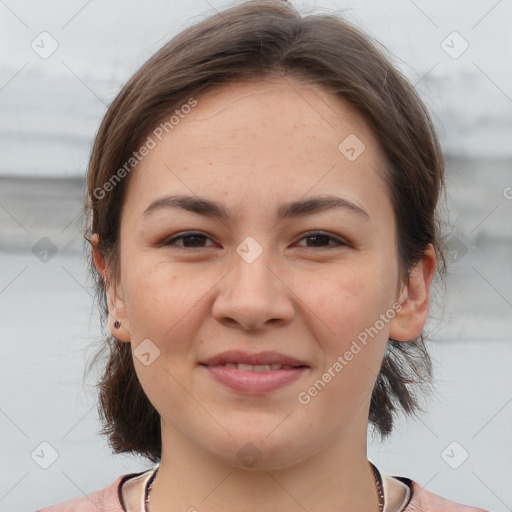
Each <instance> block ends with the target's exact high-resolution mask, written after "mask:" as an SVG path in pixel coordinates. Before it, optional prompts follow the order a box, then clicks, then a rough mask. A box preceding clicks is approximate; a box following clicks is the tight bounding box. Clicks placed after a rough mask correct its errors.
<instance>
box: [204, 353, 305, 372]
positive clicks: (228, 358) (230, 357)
mask: <svg viewBox="0 0 512 512" xmlns="http://www.w3.org/2000/svg"><path fill="white" fill-rule="evenodd" d="M224 363H241V364H253V365H254V364H287V365H290V366H308V364H307V363H306V362H305V361H303V360H301V359H297V358H296V357H293V356H287V355H285V354H280V353H279V352H270V351H267V352H253V353H250V352H244V351H241V350H229V351H227V352H222V353H220V354H217V355H215V356H213V357H210V358H208V359H206V360H204V361H202V362H201V364H203V365H206V366H215V365H220V364H224ZM277 371H279V370H277Z"/></svg>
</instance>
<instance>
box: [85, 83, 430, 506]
mask: <svg viewBox="0 0 512 512" xmlns="http://www.w3.org/2000/svg"><path fill="white" fill-rule="evenodd" d="M196 99H197V101H198V105H197V106H196V107H195V108H194V109H193V110H192V112H191V113H190V114H188V115H187V116H186V117H185V118H184V119H182V120H181V121H180V123H179V124H178V125H177V126H176V127H175V128H174V129H173V130H172V132H170V133H169V134H167V135H166V136H165V137H164V138H163V140H162V141H161V142H159V143H158V145H157V146H156V147H155V148H154V149H153V150H152V151H151V152H150V153H149V154H148V155H147V156H146V157H145V158H144V160H143V161H142V162H141V163H140V164H139V166H138V168H137V169H136V170H135V171H132V175H131V176H130V183H129V186H128V189H127V195H126V198H125V202H124V205H123V209H122V214H121V231H120V240H121V243H120V262H121V263H120V272H119V278H118V279H116V280H111V279H108V280H107V284H108V297H109V324H110V328H111V332H112V333H113V334H114V335H115V336H116V337H117V338H118V339H119V340H120V341H121V342H130V343H131V347H132V352H133V350H135V349H136V348H137V346H139V344H140V343H141V342H142V341H143V340H146V339H149V340H151V342H152V343H154V345H155V346H157V347H158V349H159V350H160V355H159V357H157V358H156V359H155V360H154V361H153V362H152V363H151V364H150V365H148V366H146V365H144V364H142V363H141V361H140V360H139V359H138V358H137V357H135V356H134V364H135V369H136V372H137V375H138V377H139V380H140V382H141V385H142V387H143V389H144V391H145V393H146V394H147V396H148V398H149V400H150V401H151V402H152V403H153V405H154V406H155V407H156V409H157V410H158V412H159V413H160V415H161V421H162V462H161V465H160V469H159V472H158V474H157V477H156V479H155V482H154V484H153V488H152V491H151V502H150V503H151V510H153V511H156V510H158V511H164V510H169V511H171V510H172V511H174V510H189V509H190V508H191V507H194V508H195V509H197V510H199V511H217V512H218V511H221V510H222V511H223V512H230V511H234V510H244V511H247V512H252V511H261V510H267V509H268V506H269V503H271V504H272V510H274V511H287V512H291V511H303V510H304V509H305V510H308V511H309V512H320V511H325V510H350V511H352V512H359V511H361V512H363V511H364V512H368V511H369V510H378V499H377V493H376V490H375V482H374V479H373V476H372V473H371V470H370V468H369V465H368V462H367V451H366V436H367V424H368V411H369V407H370V399H371V393H372V389H373V385H374V383H375V379H376V377H377V375H378V372H379V368H380V364H381V361H382V358H383V355H384V351H385V348H386V343H387V341H388V338H389V337H392V338H394V339H397V340H401V341H404V342H406V341H408V340H411V339H413V338H415V337H416V336H417V335H419V334H420V332H421V330H422V328H423V325H424V323H425V321H426V318H427V314H428V303H429V288H430V284H431V281H432V278H433V275H434V272H435V252H434V249H433V247H432V246H431V245H429V246H428V248H427V249H426V251H425V254H424V258H423V259H422V260H421V261H420V262H419V263H418V264H417V265H416V267H415V268H414V269H412V271H411V272H410V276H409V281H408V282H407V283H401V282H400V281H399V266H398V259H397V253H396V228H395V217H394V213H393V208H392V203H391V200H390V196H389V191H388V187H387V184H386V183H385V181H384V180H383V178H382V177H381V175H380V173H379V172H378V171H379V170H382V169H383V165H384V157H383V153H382V151H381V149H380V147H379V143H378V141H377V139H376V138H375V137H374V136H373V134H372V132H371V131H370V129H369V127H368V126H367V124H366V123H365V122H364V120H363V119H362V117H361V116H360V115H359V114H358V113H357V112H356V111H355V110H354V108H353V107H352V106H351V105H350V104H349V103H348V102H346V101H345V100H343V99H341V98H339V97H338V96H335V95H334V94H332V93H331V92H330V91H329V90H327V89H324V88H323V86H320V85H312V84H305V83H301V82H298V81H296V80H292V79H290V78H277V77H276V78H272V79H268V80H265V81H260V82H239V83H236V84H230V85H228V86H226V85H224V86H218V87H216V88H213V89H210V90H208V91H206V92H204V93H203V94H202V95H200V96H198V97H196ZM349 134H355V135H357V137H358V138H359V139H360V140H361V141H363V143H364V144H365V150H364V151H363V153H362V154H361V155H360V156H359V157H358V158H357V159H356V160H354V161H349V160H348V159H347V158H346V157H345V156H344V155H343V154H342V153H341V152H340V151H339V150H338V145H339V144H340V142H341V141H342V140H343V139H345V137H347V135H349ZM170 194H189V195H197V196H201V197H205V198H208V199H211V200H215V201H218V202H220V203H222V205H223V206H224V207H225V208H226V209H228V210H229V212H230V214H231V215H230V217H229V219H222V220H220V219H216V218H208V217H206V216H204V215H200V214H198V213H194V212H189V211H185V210H183V209H181V208H170V207H169V208H160V209H155V210H154V211H153V212H152V213H150V214H148V215H144V214H143V212H144V211H145V210H146V209H147V208H148V206H149V205H150V204H151V203H152V202H153V201H155V200H156V199H159V198H161V197H163V196H165V195H170ZM323 195H335V196H338V197H342V198H344V199H347V200H348V201H351V202H352V203H354V204H355V205H357V206H359V207H360V208H361V209H363V210H364V211H365V212H366V213H367V216H368V217H366V216H365V215H363V214H358V213H355V212H354V211H352V210H351V209H349V208H332V209H328V210H325V211H321V212H315V213H309V214H307V215H304V216H302V217H296V218H290V219H284V220H281V221H279V222H277V220H276V217H275V211H276V209H277V207H278V206H279V205H280V204H281V203H283V202H289V201H292V200H300V199H305V198H306V199H307V198H310V197H312V196H323ZM311 230H319V231H322V232H323V233H324V234H327V235H330V236H331V237H332V238H327V239H326V238H321V239H320V242H318V240H317V239H313V240H312V239H311V238H308V237H307V236H305V233H307V232H308V231H311ZM185 231H200V232H201V233H202V234H203V235H205V237H206V238H200V239H199V242H198V241H197V239H196V240H195V245H193V242H194V240H192V243H191V240H190V239H180V240H177V241H176V242H174V243H175V245H167V246H166V245H162V244H161V242H163V241H164V240H166V239H170V238H173V235H176V236H177V235H179V234H183V232H185ZM248 236H251V237H253V238H254V239H255V240H256V241H257V243H258V244H259V245H260V246H261V248H262V250H263V252H262V253H261V255H259V256H258V257H257V258H256V259H255V260H254V261H253V262H252V263H248V262H246V261H245V260H244V259H243V258H241V257H240V256H239V254H238V253H237V252H236V248H237V247H238V246H239V244H240V243H241V242H242V241H243V240H244V239H245V238H246V237H248ZM337 238H340V239H342V240H344V241H346V244H338V243H336V240H337ZM97 242H98V238H97V236H96V235H95V237H93V247H96V244H97ZM184 243H185V244H188V247H187V246H185V245H184ZM94 257H95V262H96V266H97V268H98V270H99V271H100V272H101V273H102V274H103V275H104V276H105V277H107V276H108V275H109V272H108V270H109V269H108V268H107V266H106V263H105V261H104V260H103V258H102V256H101V254H100V253H99V251H98V250H97V249H94ZM110 270H112V269H110ZM397 303H399V304H400V305H401V310H400V311H399V312H398V313H396V314H395V316H394V317H393V318H392V320H391V321H390V322H387V323H385V326H384V328H383V329H381V330H380V331H379V333H378V335H376V336H374V337H373V338H371V339H370V341H369V342H368V344H367V345H366V346H364V348H363V349H362V350H361V351H360V352H359V353H358V354H357V355H355V356H354V358H353V359H352V360H351V361H350V362H349V363H348V364H347V365H346V366H345V367H344V368H343V370H342V371H341V372H339V373H337V374H336V376H335V377H334V378H332V380H331V381H330V382H329V383H328V384H327V385H326V386H325V387H324V388H323V390H322V391H321V392H319V393H318V394H317V395H316V396H315V397H313V398H312V399H311V401H310V402H309V403H308V404H307V405H303V404H301V403H300V402H299V401H298V399H297V396H298V394H299V393H300V392H301V391H304V390H307V389H308V388H309V387H310V386H311V385H312V384H313V383H314V382H315V381H317V380H318V379H319V378H321V376H322V374H323V373H324V372H325V371H326V370H327V369H328V368H329V367H330V366H332V365H333V363H334V362H335V361H336V360H337V358H338V356H340V355H341V356H343V354H344V353H345V352H346V351H347V350H348V349H349V347H350V345H351V343H352V342H353V340H355V339H356V338H357V336H358V334H359V333H361V332H362V331H364V329H365V328H366V327H370V326H373V325H374V324H375V322H376V320H378V319H379V315H380V314H383V313H385V312H386V311H389V310H392V311H394V310H393V309H392V306H393V304H397ZM116 320H119V321H121V328H119V329H116V328H114V326H113V324H114V322H115V321H116ZM233 348H237V349H242V350H246V351H250V352H259V351H264V350H273V351H278V352H281V353H284V354H287V355H291V356H295V357H298V358H300V359H302V360H304V361H306V362H307V364H308V365H309V369H308V370H307V371H306V372H305V373H304V374H303V375H302V376H301V377H300V379H299V380H298V381H295V382H293V383H291V384H289V385H287V386H285V387H284V388H281V389H279V390H277V391H273V392H271V393H267V394H261V395H247V394H243V393H239V392H236V391H233V390H231V389H228V388H226V387H224V386H223V385H221V384H219V383H217V382H216V381H215V380H213V379H212V377H211V376H210V375H209V374H208V372H206V371H205V370H204V368H202V367H201V366H199V365H198V363H199V362H200V361H204V359H205V358H206V357H210V356H213V355H215V354H218V353H220V352H222V351H225V350H229V349H233ZM247 443H252V444H253V445H254V446H255V447H256V450H257V454H258V456H261V458H260V459H259V460H258V461H257V463H256V464H255V465H254V466H252V467H248V466H247V465H244V464H243V463H242V461H241V460H240V458H239V457H238V456H237V453H239V451H240V450H241V449H242V448H243V447H244V446H246V444H247ZM245 450H247V447H246V448H245Z"/></svg>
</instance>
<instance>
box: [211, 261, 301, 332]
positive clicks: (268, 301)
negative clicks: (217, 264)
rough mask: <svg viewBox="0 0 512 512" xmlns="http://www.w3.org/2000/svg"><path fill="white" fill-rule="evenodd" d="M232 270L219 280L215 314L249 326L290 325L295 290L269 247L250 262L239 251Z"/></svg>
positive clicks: (228, 322) (230, 323)
mask: <svg viewBox="0 0 512 512" xmlns="http://www.w3.org/2000/svg"><path fill="white" fill-rule="evenodd" d="M233 265H234V266H233V268H232V270H231V272H228V274H227V275H226V276H225V278H224V279H222V280H221V281H220V283H219V286H220V291H219V293H218V294H217V296H216V297H215V301H214V303H213V306H212V316H213V318H215V320H217V321H218V322H220V323H223V324H225V325H228V326H231V327H234V326H239V327H242V328H243V329H246V330H257V329H261V328H264V327H265V326H267V325H270V324H272V325H274V326H278V325H279V326H280V325H286V324H287V323H289V322H290V321H291V320H292V318H293V316H294V314H295V308H294V305H293V292H292V291H291V289H290V286H289V284H287V283H286V281H287V280H286V276H284V275H283V273H282V272H279V271H278V270H276V269H278V268H279V266H278V265H276V264H273V262H272V261H270V258H267V257H265V251H263V254H261V255H260V256H259V257H258V258H257V259H256V260H255V261H253V262H252V263H248V262H247V261H245V260H244V259H243V258H241V257H239V256H238V255H235V257H234V261H233Z"/></svg>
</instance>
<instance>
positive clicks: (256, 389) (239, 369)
mask: <svg viewBox="0 0 512 512" xmlns="http://www.w3.org/2000/svg"><path fill="white" fill-rule="evenodd" d="M199 366H200V367H202V368H204V369H205V370H206V371H207V372H208V374H209V376H210V377H212V378H213V380H214V381H215V382H217V383H220V384H221V385H223V386H224V387H227V388H230V389H231V390H234V391H237V392H239V393H242V394H247V395H265V394H267V393H271V392H273V391H277V390H278V389H281V388H283V387H285V386H289V385H290V384H291V383H293V382H296V381H297V380H298V379H300V378H301V376H302V375H304V373H305V372H306V371H308V370H310V369H311V368H310V366H309V365H307V364H306V363H305V362H304V361H302V360H300V359H297V358H295V357H291V356H286V355H284V354H279V353H276V352H260V353H253V354H250V353H247V352H240V351H231V352H224V353H222V354H218V355H217V356H214V357H212V358H210V359H208V360H206V361H205V362H203V363H200V365H199Z"/></svg>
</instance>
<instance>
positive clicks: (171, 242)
mask: <svg viewBox="0 0 512 512" xmlns="http://www.w3.org/2000/svg"><path fill="white" fill-rule="evenodd" d="M193 236H197V237H203V238H210V237H208V236H207V235H205V234H203V233H200V232H196V231H187V232H185V233H182V234H181V235H178V236H175V237H173V238H169V239H167V240H164V241H163V242H162V244H161V245H162V246H165V247H171V246H174V247H179V248H180V249H204V247H185V246H179V245H175V243H174V242H176V241H177V240H183V239H185V238H189V237H193ZM315 236H323V237H327V238H329V239H331V240H334V241H335V242H336V244H337V246H338V247H343V246H347V247H348V246H349V245H350V244H349V243H348V242H346V241H345V240H343V239H341V238H339V237H336V236H334V235H331V234H329V233H325V232H323V231H308V232H306V233H304V235H303V236H302V238H300V239H299V241H301V240H303V239H305V238H311V237H315ZM209 247H211V246H209ZM302 247H306V248H308V249H315V248H320V249H330V248H331V249H332V248H333V247H325V246H319V247H314V246H313V247H311V246H302Z"/></svg>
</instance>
